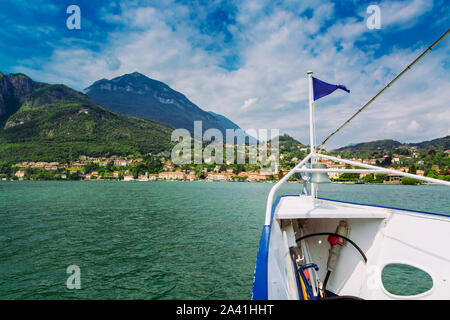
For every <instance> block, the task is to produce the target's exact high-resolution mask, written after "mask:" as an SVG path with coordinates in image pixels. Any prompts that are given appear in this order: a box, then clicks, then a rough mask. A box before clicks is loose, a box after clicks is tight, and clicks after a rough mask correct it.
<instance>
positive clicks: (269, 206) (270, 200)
mask: <svg viewBox="0 0 450 320" xmlns="http://www.w3.org/2000/svg"><path fill="white" fill-rule="evenodd" d="M311 157H312V153H310V154H308V155H307V156H306V157H305V158H304V159H303V160H302V161H301V162H300V163H299V164H298V165H296V166H295V167H294V169H292V170H291V171H289V172H288V173H287V174H286V175H285V176H284V177H283V178H282V179H281V180H280V181H278V182H277V183H276V184H275V185H274V186H273V187H272V189H270V192H269V195H268V196H267V205H266V219H265V221H264V224H265V225H266V226H269V225H270V222H271V221H270V218H271V216H272V204H273V198H274V196H275V193H276V192H277V191H278V189H279V188H280V187H281V186H282V185H283V184H284V183H285V182H286V181H287V180H288V179H289V178H290V177H291V176H292V175H293V174H294V173H295V170H296V169H297V168H300V167H301V166H303V165H304V164H305V163H306V162H307V161H308V160H309V159H310V158H311Z"/></svg>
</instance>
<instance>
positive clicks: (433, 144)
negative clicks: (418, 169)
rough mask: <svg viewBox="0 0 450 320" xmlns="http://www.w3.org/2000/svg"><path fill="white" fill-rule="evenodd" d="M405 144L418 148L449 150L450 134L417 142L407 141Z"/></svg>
mask: <svg viewBox="0 0 450 320" xmlns="http://www.w3.org/2000/svg"><path fill="white" fill-rule="evenodd" d="M406 145H407V146H410V147H417V148H419V149H437V150H444V151H445V150H450V135H449V136H446V137H443V138H437V139H433V140H429V141H423V142H419V143H407V144H406Z"/></svg>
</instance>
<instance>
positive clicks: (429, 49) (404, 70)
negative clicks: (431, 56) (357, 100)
mask: <svg viewBox="0 0 450 320" xmlns="http://www.w3.org/2000/svg"><path fill="white" fill-rule="evenodd" d="M449 33H450V29H448V30H447V32H445V33H444V34H443V35H442V36H441V37H440V38H439V39H437V40H436V41H435V42H434V43H433V44H432V45H431V46H430V47H428V49H427V50H425V51H424V52H423V53H422V54H421V55H420V56H418V57H417V58H416V59H415V60H414V61H413V62H412V63H411V64H410V65H408V66H407V67H406V68H405V69H403V71H402V72H400V74H399V75H398V76H396V77H395V78H394V80H392V81H391V82H389V83H388V85H387V86H385V87H384V88H383V89H382V90H381V91H380V92H378V93H377V94H376V95H375V96H374V97H373V98H372V99H370V100H369V102H367V103H366V104H365V105H364V106H362V108H361V109H359V110H358V111H357V112H356V113H355V114H354V115H353V116H351V117H350V119H348V120H347V121H345V122H344V124H342V125H341V126H340V127H339V128H338V129H337V130H336V131H334V132H333V133H332V134H330V135H329V136H328V137H327V138H326V139H325V140H324V141H323V142H322V143H321V144H320V146H319V147H317V148H316V149H317V150H320V148H322V147H323V145H324V144H325V143H326V142H327V141H328V140H329V139H330V138H331V137H332V136H334V135H335V134H336V133H338V132H339V131H341V129H342V128H344V127H345V126H346V125H347V124H348V123H349V122H350V121H352V120H353V119H354V118H355V117H356V116H357V115H358V114H360V113H361V111H363V110H364V109H365V108H367V107H368V106H369V105H370V104H371V103H372V102H373V101H374V100H375V99H376V98H378V97H379V96H380V95H381V94H382V93H383V92H384V91H385V90H386V89H387V88H389V87H390V86H391V85H392V84H393V83H394V82H395V81H397V80H398V79H399V78H400V77H401V76H402V75H403V74H404V73H405V72H406V71H408V70H409V69H411V67H412V66H413V65H415V64H416V63H417V62H418V61H419V60H420V59H422V58H423V56H425V55H426V54H427V53H428V52H430V51H431V49H433V48H434V47H435V46H436V45H437V44H438V43H439V42H441V41H442V40H443V39H444V38H445V37H446V36H447V35H448V34H449Z"/></svg>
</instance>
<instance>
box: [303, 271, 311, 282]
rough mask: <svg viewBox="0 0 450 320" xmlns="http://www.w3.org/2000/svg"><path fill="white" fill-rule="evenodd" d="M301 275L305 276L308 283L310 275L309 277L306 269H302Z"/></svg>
mask: <svg viewBox="0 0 450 320" xmlns="http://www.w3.org/2000/svg"><path fill="white" fill-rule="evenodd" d="M303 274H304V275H305V278H306V280H308V281H309V279H310V278H311V277H310V275H309V271H308V269H303Z"/></svg>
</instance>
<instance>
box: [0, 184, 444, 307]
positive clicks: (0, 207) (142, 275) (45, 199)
mask: <svg viewBox="0 0 450 320" xmlns="http://www.w3.org/2000/svg"><path fill="white" fill-rule="evenodd" d="M272 186H273V184H270V183H239V182H236V183H232V182H225V183H220V182H102V181H98V182H97V181H89V182H87V181H86V182H85V181H78V182H68V181H63V182H58V181H16V182H8V181H2V182H0V257H1V259H0V299H250V297H251V291H252V283H253V271H254V267H255V260H256V254H257V250H258V244H259V237H260V234H261V230H262V226H263V223H264V214H265V204H266V199H267V194H268V192H269V190H270V188H271V187H272ZM300 189H301V185H299V184H295V183H290V184H286V185H285V186H284V187H283V188H282V189H281V192H280V193H283V194H298V193H299V192H300ZM319 195H320V196H322V197H325V198H332V199H337V200H345V201H353V202H362V203H368V204H378V205H386V206H393V207H403V208H409V209H415V210H424V211H431V212H437V213H444V214H450V197H449V189H448V187H443V186H442V187H441V186H392V185H390V186H386V185H382V186H380V185H335V184H333V185H331V184H330V185H323V186H321V188H320V190H319ZM399 199H401V200H399ZM70 265H77V266H79V267H80V271H81V290H69V289H67V287H66V280H67V278H68V277H69V274H67V273H66V269H67V267H68V266H70Z"/></svg>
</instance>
